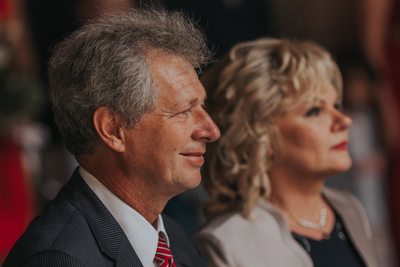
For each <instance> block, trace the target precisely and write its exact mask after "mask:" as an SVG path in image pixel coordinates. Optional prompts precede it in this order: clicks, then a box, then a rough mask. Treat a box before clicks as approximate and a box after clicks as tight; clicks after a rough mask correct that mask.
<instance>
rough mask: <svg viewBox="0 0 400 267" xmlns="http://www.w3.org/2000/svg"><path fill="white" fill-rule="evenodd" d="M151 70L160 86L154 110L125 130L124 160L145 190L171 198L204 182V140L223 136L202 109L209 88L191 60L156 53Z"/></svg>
mask: <svg viewBox="0 0 400 267" xmlns="http://www.w3.org/2000/svg"><path fill="white" fill-rule="evenodd" d="M150 67H151V73H152V78H153V80H154V81H155V85H156V87H157V88H158V96H157V99H156V105H155V109H154V110H153V111H151V112H148V113H146V114H145V115H144V116H143V118H142V119H141V120H140V121H139V122H138V123H137V124H136V125H135V127H134V128H133V129H129V130H127V134H128V135H127V138H126V150H127V151H126V154H125V155H126V157H125V159H126V161H125V162H127V164H129V167H128V169H129V171H130V172H133V173H134V175H135V176H138V177H141V182H142V183H145V186H146V187H147V188H152V190H155V191H157V193H161V194H164V195H165V196H167V197H168V196H169V197H170V196H173V195H175V194H178V193H181V192H182V191H184V190H187V189H190V188H193V187H196V186H197V185H198V184H199V183H200V181H201V174H200V168H201V167H202V165H203V163H204V157H203V155H204V153H205V150H206V142H212V141H215V140H217V139H218V138H219V136H220V132H219V129H218V127H217V126H216V125H215V124H214V122H213V121H212V120H211V118H210V117H209V115H208V113H207V112H206V111H205V109H204V101H205V97H206V95H205V90H204V88H203V86H202V85H201V83H200V81H199V80H198V77H197V74H196V72H195V71H194V69H193V67H192V66H191V65H190V64H189V63H188V62H186V61H185V60H183V59H182V58H180V57H176V56H171V55H167V54H164V53H156V54H151V56H150Z"/></svg>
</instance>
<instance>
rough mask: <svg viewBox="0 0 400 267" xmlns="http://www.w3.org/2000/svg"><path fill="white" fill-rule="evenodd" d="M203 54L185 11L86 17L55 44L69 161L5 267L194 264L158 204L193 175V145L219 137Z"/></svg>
mask: <svg viewBox="0 0 400 267" xmlns="http://www.w3.org/2000/svg"><path fill="white" fill-rule="evenodd" d="M208 55H209V53H208V50H207V48H206V45H205V42H204V40H203V38H202V36H201V34H200V33H199V31H198V30H197V29H196V28H195V27H194V26H193V24H191V23H190V22H189V21H188V20H187V19H185V18H183V17H182V16H181V15H179V14H177V13H165V12H162V11H144V10H142V11H137V10H136V11H130V12H128V13H125V14H116V15H111V16H108V17H106V18H103V19H100V20H98V21H95V22H92V23H90V24H88V25H86V26H84V27H83V28H81V29H80V30H78V31H77V32H75V33H73V34H72V35H71V36H70V37H68V38H67V39H66V40H64V41H63V42H62V43H61V44H59V45H58V46H57V47H56V48H55V52H54V54H53V56H52V58H51V60H50V71H49V74H50V87H51V99H52V104H53V108H54V113H55V119H56V122H57V124H58V127H59V128H60V131H61V133H62V135H63V137H64V139H65V142H66V146H67V148H68V149H69V151H71V152H72V153H73V154H74V155H75V157H76V159H77V161H78V162H79V164H80V167H79V168H78V169H77V170H76V171H75V173H74V174H73V176H72V178H71V180H70V181H69V182H68V183H67V185H66V186H65V187H64V188H63V189H62V190H61V192H60V193H59V195H58V196H57V197H56V199H55V200H54V201H53V202H52V203H51V204H50V206H49V207H48V208H47V209H46V210H45V211H44V212H43V213H42V214H41V215H40V216H39V217H38V218H36V219H35V220H34V221H33V222H32V223H31V225H30V226H29V228H28V229H27V231H26V232H25V233H24V235H23V236H22V237H21V239H20V240H19V241H18V242H17V244H16V245H15V247H14V248H13V250H12V251H11V253H10V254H9V256H8V258H7V259H6V261H5V264H4V266H5V267H9V266H13V267H14V266H96V267H98V266H145V267H147V266H150V267H152V266H199V267H200V266H205V265H204V264H203V262H202V260H201V258H200V256H199V255H198V251H197V249H196V248H195V247H194V246H193V244H192V243H191V242H190V241H189V240H188V238H187V237H186V236H185V235H184V234H183V231H182V230H181V228H179V227H178V226H177V225H176V224H174V223H173V222H172V221H171V220H170V219H168V218H167V217H163V216H161V215H160V213H161V211H162V210H163V208H164V206H165V204H166V203H167V201H168V200H169V199H170V198H171V197H173V196H175V195H176V194H179V193H181V192H183V191H185V190H187V189H190V188H193V187H195V186H197V185H198V184H199V183H200V180H201V175H200V168H201V166H202V165H203V162H204V159H203V154H204V153H205V144H206V143H207V142H211V141H215V140H216V139H218V137H219V130H218V128H217V126H216V125H215V124H214V122H213V121H212V120H211V118H210V117H209V115H208V114H207V112H206V111H205V109H204V101H205V97H206V96H205V90H204V88H203V86H202V85H201V83H200V82H199V80H198V78H197V75H196V72H195V70H194V69H195V68H197V67H199V66H200V65H201V64H203V63H205V62H206V60H207V57H208ZM161 252H162V253H161ZM171 252H172V257H171V255H170V254H171ZM163 261H164V263H162V262H163ZM159 263H160V264H162V265H158V264H159Z"/></svg>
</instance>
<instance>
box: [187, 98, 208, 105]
mask: <svg viewBox="0 0 400 267" xmlns="http://www.w3.org/2000/svg"><path fill="white" fill-rule="evenodd" d="M206 100H207V97H204V98H203V99H200V98H198V97H196V98H193V99H192V100H191V101H190V102H189V105H191V106H193V105H195V104H197V103H199V102H201V103H205V102H206Z"/></svg>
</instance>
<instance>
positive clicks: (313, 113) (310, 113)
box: [305, 107, 321, 117]
mask: <svg viewBox="0 0 400 267" xmlns="http://www.w3.org/2000/svg"><path fill="white" fill-rule="evenodd" d="M320 113H321V108H319V107H312V108H310V109H309V110H308V111H307V112H306V114H305V116H306V117H313V116H318V115H319V114H320Z"/></svg>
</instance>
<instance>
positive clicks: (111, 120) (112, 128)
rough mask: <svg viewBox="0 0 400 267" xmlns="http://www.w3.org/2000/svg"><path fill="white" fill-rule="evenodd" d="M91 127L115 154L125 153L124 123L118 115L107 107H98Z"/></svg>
mask: <svg viewBox="0 0 400 267" xmlns="http://www.w3.org/2000/svg"><path fill="white" fill-rule="evenodd" d="M93 125H94V128H95V129H96V132H97V134H98V135H99V137H100V139H101V140H102V142H103V143H104V144H105V145H106V146H108V147H109V148H111V149H112V150H114V151H115V152H124V151H125V136H124V131H123V127H124V122H123V119H122V118H121V115H120V114H118V113H116V112H113V111H111V110H110V109H109V108H107V107H99V108H97V109H96V111H95V112H94V114H93Z"/></svg>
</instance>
